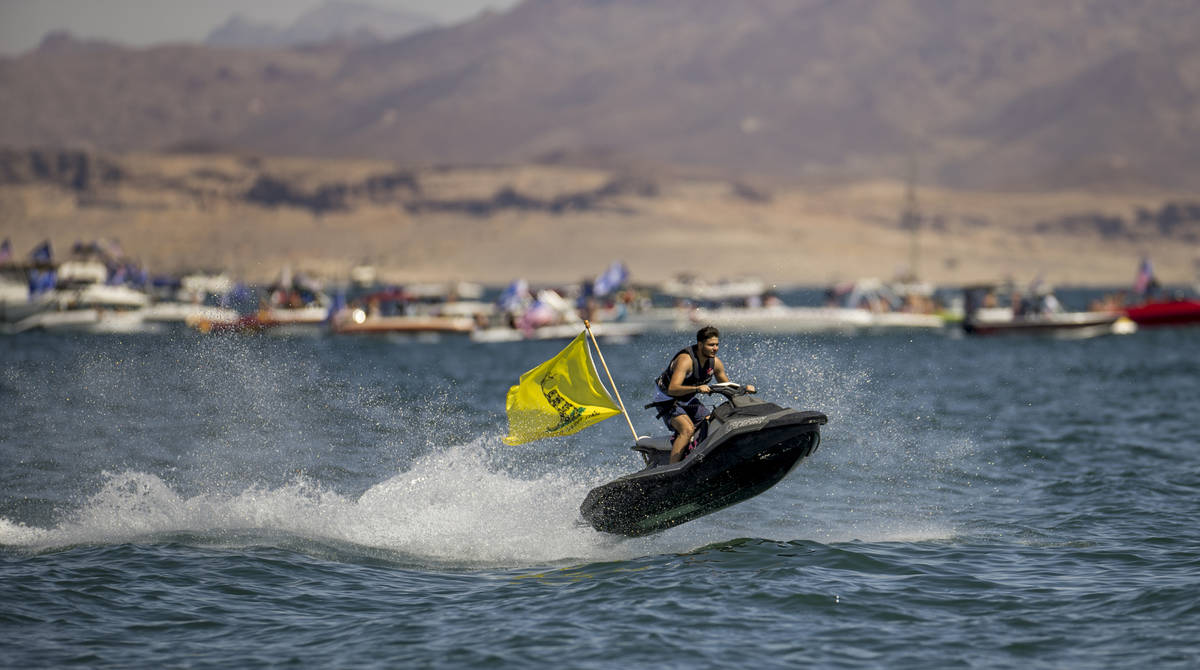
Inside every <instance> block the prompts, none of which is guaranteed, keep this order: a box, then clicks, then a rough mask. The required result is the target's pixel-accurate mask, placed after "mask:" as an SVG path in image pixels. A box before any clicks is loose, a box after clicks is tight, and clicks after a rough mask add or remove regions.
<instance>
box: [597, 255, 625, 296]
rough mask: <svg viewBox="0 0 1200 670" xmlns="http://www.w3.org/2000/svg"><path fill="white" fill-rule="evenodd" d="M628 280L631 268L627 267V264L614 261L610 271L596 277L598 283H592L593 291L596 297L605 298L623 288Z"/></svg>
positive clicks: (609, 268)
mask: <svg viewBox="0 0 1200 670" xmlns="http://www.w3.org/2000/svg"><path fill="white" fill-rule="evenodd" d="M628 279H629V268H627V267H625V264H624V263H622V262H621V261H614V262H613V263H612V264H611V265H609V266H608V269H606V270H605V271H604V272H602V273H600V276H599V277H596V281H594V282H592V291H593V292H594V294H595V295H596V297H598V298H603V297H604V296H606V295H608V294H609V293H612V292H613V291H615V290H617V289H619V288H621V285H622V284H624V283H625V282H626V281H627V280H628Z"/></svg>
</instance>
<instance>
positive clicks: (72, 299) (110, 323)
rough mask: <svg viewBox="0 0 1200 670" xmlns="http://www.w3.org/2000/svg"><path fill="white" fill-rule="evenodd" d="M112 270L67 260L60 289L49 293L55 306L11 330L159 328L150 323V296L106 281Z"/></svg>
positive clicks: (60, 270) (60, 274)
mask: <svg viewBox="0 0 1200 670" xmlns="http://www.w3.org/2000/svg"><path fill="white" fill-rule="evenodd" d="M107 276H108V270H107V268H105V266H104V264H102V263H100V262H98V261H67V262H65V263H63V264H62V265H60V266H59V268H58V288H56V289H54V290H53V291H51V292H49V298H48V299H49V300H51V301H52V303H53V305H52V306H51V307H49V308H47V309H45V310H42V311H38V312H36V313H34V314H31V315H29V316H27V317H25V318H23V319H21V320H20V321H17V322H16V323H13V324H11V325H10V326H9V328H8V330H9V332H15V333H16V332H24V331H28V330H71V331H83V332H90V333H146V332H155V331H157V330H159V327H158V325H157V324H151V323H147V322H146V319H145V314H146V313H145V310H146V306H147V305H149V304H150V297H149V296H148V295H146V294H145V293H144V292H142V291H138V290H137V289H134V288H131V287H129V286H125V285H113V286H110V285H108V284H105V283H104V281H105V280H106V278H107Z"/></svg>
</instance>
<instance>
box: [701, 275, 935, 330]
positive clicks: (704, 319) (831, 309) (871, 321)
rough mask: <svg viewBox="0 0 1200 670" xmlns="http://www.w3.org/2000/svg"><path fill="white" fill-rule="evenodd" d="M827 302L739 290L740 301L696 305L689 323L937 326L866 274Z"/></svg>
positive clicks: (849, 327)
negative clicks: (788, 301) (793, 301)
mask: <svg viewBox="0 0 1200 670" xmlns="http://www.w3.org/2000/svg"><path fill="white" fill-rule="evenodd" d="M831 297H832V298H833V300H832V302H833V303H834V304H831V305H829V306H825V307H793V306H789V305H785V304H783V302H782V301H780V300H779V299H778V298H777V297H774V296H773V295H771V294H766V295H765V296H764V295H761V294H759V295H749V296H743V297H742V299H741V300H740V304H722V305H719V306H716V307H707V306H706V307H697V308H695V309H694V310H692V311H691V312H689V314H688V319H689V321H690V322H691V325H692V326H701V325H713V326H716V327H717V328H718V329H721V330H727V331H730V332H756V333H775V334H813V333H843V334H853V333H858V332H884V331H892V330H940V329H942V328H943V327H944V325H945V321H944V320H943V319H942V317H941V316H939V315H937V314H926V313H921V312H914V311H904V309H905V305H904V301H903V300H902V299H900V297H899V296H898V295H896V294H895V293H894V292H893V291H891V290H890V289H889V288H888V287H887V286H886V285H885V284H884V283H883V282H880V281H879V280H875V279H864V280H860V281H858V282H855V283H853V284H848V285H846V286H845V287H843V288H842V290H840V291H832V292H831Z"/></svg>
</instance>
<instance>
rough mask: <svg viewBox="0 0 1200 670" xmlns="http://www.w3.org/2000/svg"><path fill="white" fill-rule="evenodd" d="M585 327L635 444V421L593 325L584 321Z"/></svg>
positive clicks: (636, 438) (636, 435)
mask: <svg viewBox="0 0 1200 670" xmlns="http://www.w3.org/2000/svg"><path fill="white" fill-rule="evenodd" d="M583 327H584V328H585V329H587V333H588V335H589V336H590V337H591V338H592V346H594V347H596V355H597V356H599V357H600V365H603V366H604V374H606V375H608V383H609V384H612V387H613V393H615V394H616V396H617V404H618V405H620V406H621V414H622V415H624V417H625V423H628V424H629V432H631V433H633V442H634V443H635V444H636V443H637V441H638V434H637V431H636V430H634V428H633V421H632V420H631V419H630V418H629V412H626V411H625V403H623V402H621V392H620V391H618V390H617V382H615V381H613V376H612V373H611V372H609V371H608V363H605V362H604V354H603V353H601V352H600V343H599V342H597V341H596V334H595V333H593V332H592V324H591V323H590V322H588V320H587V319H584V320H583Z"/></svg>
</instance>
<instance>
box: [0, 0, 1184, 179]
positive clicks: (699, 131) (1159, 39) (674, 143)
mask: <svg viewBox="0 0 1200 670" xmlns="http://www.w3.org/2000/svg"><path fill="white" fill-rule="evenodd" d="M1197 34H1200V6H1198V5H1196V3H1195V2H1192V1H1191V0H1064V1H1061V2H1044V1H1041V0H1005V1H1003V2H1000V1H997V2H947V1H946V0H889V1H888V2H877V1H875V0H837V1H834V2H831V1H829V0H746V1H745V2H726V1H725V0H656V1H655V2H643V1H640V0H587V1H580V0H526V1H525V2H523V3H521V4H519V5H517V6H516V7H515V8H513V9H512V10H510V11H508V12H505V13H500V14H492V15H485V16H482V17H479V18H477V19H475V20H473V21H470V22H467V23H464V24H461V25H457V26H452V27H448V28H444V29H437V30H431V31H427V32H422V33H420V34H417V35H413V36H411V37H408V38H406V39H401V40H398V41H392V42H386V43H382V44H375V45H367V46H354V45H351V44H347V43H344V42H341V43H336V44H328V45H326V46H310V47H305V48H288V49H276V50H240V49H222V48H212V47H204V46H172V47H161V48H154V49H144V50H135V49H126V48H121V47H117V46H113V45H105V44H96V43H83V42H79V41H76V40H73V39H69V38H62V37H60V38H57V39H54V40H50V41H48V42H47V43H45V44H43V45H42V47H41V48H39V49H37V50H35V51H33V52H30V53H28V54H25V55H22V56H20V57H16V58H6V59H0V144H5V145H9V146H16V147H28V146H40V147H44V146H84V147H89V148H98V149H103V150H118V151H129V150H139V151H141V150H164V149H172V148H179V147H187V148H189V149H192V150H194V149H197V148H209V149H216V148H225V149H230V148H232V149H236V150H239V151H241V150H251V151H255V152H260V153H264V154H268V155H272V154H273V155H312V156H358V157H370V158H380V159H387V160H392V161H396V162H398V163H400V164H402V165H424V164H430V163H442V164H444V163H463V162H480V161H484V162H491V161H531V160H543V159H545V158H546V157H555V159H556V160H559V161H566V162H571V163H576V164H579V163H586V164H595V165H611V164H612V162H613V161H622V162H623V163H626V164H627V163H633V162H640V163H666V164H674V165H690V166H703V167H704V168H708V169H715V170H719V171H722V172H725V173H741V174H759V175H762V174H776V175H786V176H791V177H795V176H811V175H822V176H827V175H836V176H838V177H850V178H877V177H890V178H898V177H902V176H903V174H904V171H905V165H906V164H907V163H908V161H910V160H911V159H913V158H914V157H915V159H916V160H917V162H918V164H919V166H920V170H921V175H922V180H923V181H926V182H928V183H935V184H942V185H949V186H958V187H975V188H989V189H1000V188H1006V189H1014V188H1023V189H1029V188H1034V189H1059V188H1067V187H1075V186H1098V185H1099V186H1106V187H1112V186H1121V187H1128V186H1138V185H1147V184H1149V185H1154V186H1162V187H1172V188H1182V189H1194V188H1195V184H1196V183H1200V152H1197V151H1195V149H1194V147H1193V146H1192V144H1193V142H1192V140H1191V138H1193V137H1197V136H1200V41H1198V40H1196V39H1195V35H1197Z"/></svg>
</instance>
